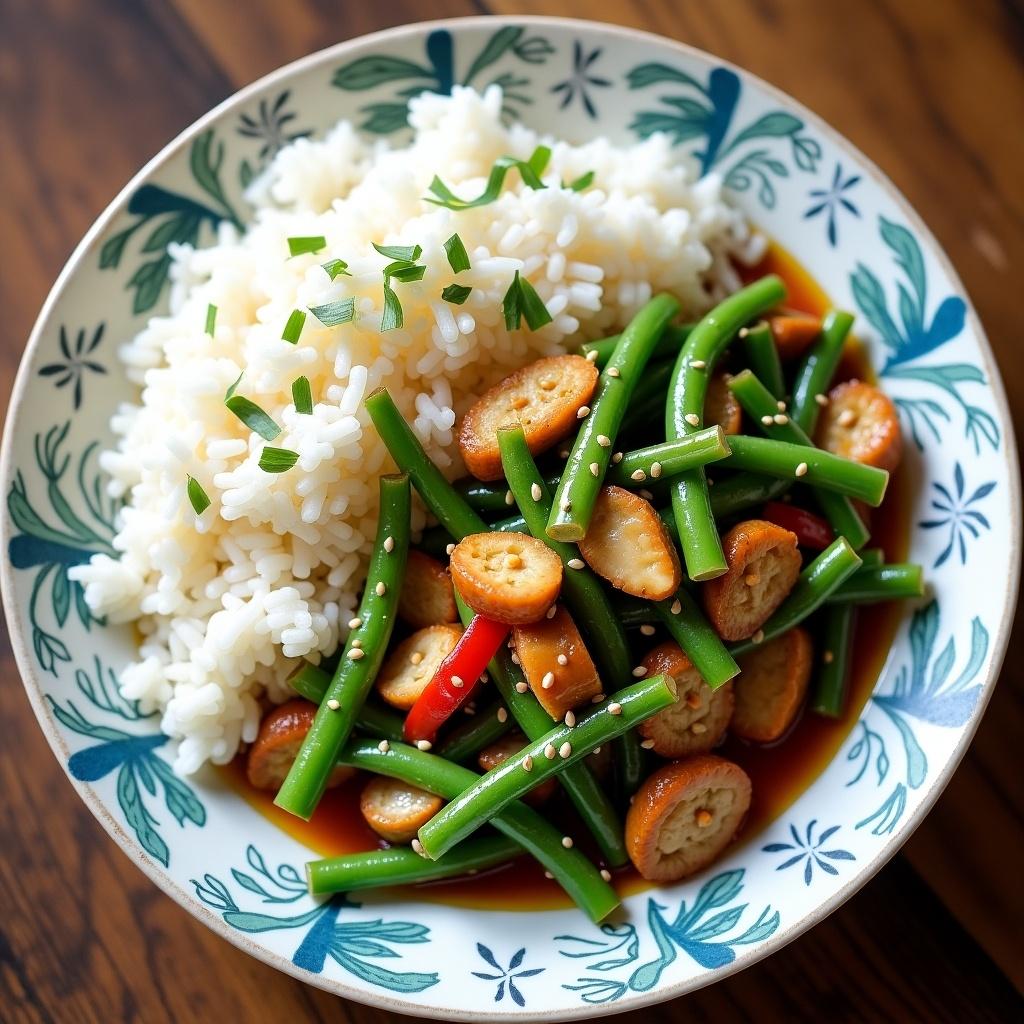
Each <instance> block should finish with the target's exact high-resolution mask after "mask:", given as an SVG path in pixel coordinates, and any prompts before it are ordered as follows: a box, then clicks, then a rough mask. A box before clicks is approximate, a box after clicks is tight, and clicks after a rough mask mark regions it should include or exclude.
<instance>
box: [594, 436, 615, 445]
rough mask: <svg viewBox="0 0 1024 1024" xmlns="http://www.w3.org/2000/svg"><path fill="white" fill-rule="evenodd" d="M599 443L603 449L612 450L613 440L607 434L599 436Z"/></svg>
mask: <svg viewBox="0 0 1024 1024" xmlns="http://www.w3.org/2000/svg"><path fill="white" fill-rule="evenodd" d="M597 443H598V444H599V445H600V446H601V447H602V448H610V447H611V444H612V439H611V438H610V437H609V436H608V435H607V434H598V435H597Z"/></svg>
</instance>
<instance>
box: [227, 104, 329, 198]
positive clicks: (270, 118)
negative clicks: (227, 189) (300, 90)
mask: <svg viewBox="0 0 1024 1024" xmlns="http://www.w3.org/2000/svg"><path fill="white" fill-rule="evenodd" d="M291 94H292V93H291V90H290V89H285V90H284V92H281V93H279V94H278V95H277V97H276V98H275V99H274V101H273V102H270V101H269V100H267V99H266V98H264V99H262V100H260V102H259V107H258V108H257V110H256V112H255V113H254V114H241V115H240V116H239V118H238V127H237V128H236V129H235V131H236V132H237V133H238V134H239V135H241V136H242V137H243V138H246V139H255V140H256V141H257V142H259V143H260V149H259V153H257V155H256V160H255V162H254V163H250V162H249V161H248V160H243V161H242V162H241V163H240V164H239V165H238V181H239V184H240V185H241V186H242V188H248V187H249V185H250V184H251V183H252V181H253V179H254V178H255V177H256V176H257V175H259V174H260V173H261V172H262V171H263V170H265V168H266V167H267V165H268V164H269V163H270V161H271V160H273V159H274V157H275V156H276V155H277V153H278V152H280V151H281V150H282V149H284V147H285V146H287V145H289V144H290V143H292V142H295V141H296V140H297V139H305V138H307V137H308V136H310V135H312V134H313V133H312V130H311V129H309V128H305V129H300V130H299V131H293V130H292V128H291V127H290V125H291V122H292V121H294V120H295V119H296V118H297V117H298V116H299V115H298V114H296V113H295V112H294V111H291V110H289V109H288V101H289V100H290V99H291Z"/></svg>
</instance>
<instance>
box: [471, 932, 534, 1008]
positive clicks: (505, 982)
mask: <svg viewBox="0 0 1024 1024" xmlns="http://www.w3.org/2000/svg"><path fill="white" fill-rule="evenodd" d="M476 951H477V952H478V953H479V954H480V957H481V959H482V960H483V961H484V962H485V963H486V964H487V965H488V966H489V967H493V968H494V970H495V971H497V972H498V973H497V974H489V973H487V972H484V971H473V972H472V974H473V977H474V978H482V979H483V980H484V981H496V982H497V983H498V988H497V989H496V991H495V993H494V1001H495V1002H496V1003H500V1002H501V1001H502V1000H503V999H504V998H505V993H506V992H507V993H508V995H509V996H510V997H511V999H512V1002H514V1003H515V1004H516V1006H525V1005H526V1000H525V999H524V998H523V993H522V992H521V991H520V990H519V987H518V986H517V985H516V981H519V980H521V979H522V978H532V977H534V976H535V975H537V974H543V973H544V970H545V968H543V967H534V968H532V969H530V970H526V971H521V970H519V968H520V967H521V966H522V963H523V960H524V958H525V957H526V948H525V947H523V948H521V949H518V950H516V952H515V953H514V954H513V955H512V959H511V960H509V962H508V967H502V966H501V965H500V964H499V963H498V961H497V958H496V957H495V955H494V954H493V953H492V952H491V951H490V950H489V949H488V948H487V947H486V946H485V945H484V944H483V943H482V942H478V943H477V944H476Z"/></svg>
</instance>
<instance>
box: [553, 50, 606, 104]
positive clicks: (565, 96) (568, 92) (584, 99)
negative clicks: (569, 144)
mask: <svg viewBox="0 0 1024 1024" xmlns="http://www.w3.org/2000/svg"><path fill="white" fill-rule="evenodd" d="M603 52H604V51H603V48H602V47H600V46H598V47H595V48H594V49H593V50H591V51H590V53H586V52H585V51H584V49H583V47H582V46H580V44H579V43H578V42H576V43H573V50H572V74H571V75H570V76H569V77H568V78H566V79H565V80H564V81H562V82H559V83H558V84H557V85H554V86H552V87H551V91H552V92H553V93H555V94H556V95H557V94H559V93H561V95H562V102H561V104H560V109H561V110H565V108H566V107H567V106H569V104H570V103H572V101H573V100H574V99H575V98H576V97H577V96H579V98H580V102H581V103H582V104H583V109H584V110H585V111H586V112H587V114H589V115H590V117H592V118H596V117H597V107H596V106H594V102H593V100H592V99H591V98H590V94H589V93H588V92H587V90H588V89H590V88H595V89H607V88H608V87H609V86H610V85H611V84H612V83H611V82H610V81H608V79H607V78H600V77H598V76H597V75H594V74H591V67H592V65H593V64H594V63H596V61H597V60H598V58H599V57H600V56H601V54H602V53H603Z"/></svg>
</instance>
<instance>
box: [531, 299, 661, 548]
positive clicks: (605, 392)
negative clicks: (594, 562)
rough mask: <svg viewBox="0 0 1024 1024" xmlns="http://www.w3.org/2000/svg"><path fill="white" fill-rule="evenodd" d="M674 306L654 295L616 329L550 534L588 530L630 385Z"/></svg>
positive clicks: (577, 534)
mask: <svg viewBox="0 0 1024 1024" xmlns="http://www.w3.org/2000/svg"><path fill="white" fill-rule="evenodd" d="M678 311H679V303H678V302H676V300H675V299H674V298H672V296H671V295H664V294H662V295H657V296H655V297H654V298H653V299H651V301H650V302H648V303H647V305H645V306H644V307H643V309H641V310H640V312H639V313H637V315H636V316H635V317H633V319H632V321H631V322H630V324H629V326H628V327H627V328H626V329H625V330H624V331H623V332H622V334H621V335H620V337H619V341H618V343H617V344H616V346H615V350H614V351H613V352H612V355H611V357H610V358H609V360H608V364H607V366H606V367H605V369H604V370H603V371H602V373H601V376H600V379H599V380H598V383H597V390H596V391H595V392H594V397H593V399H592V400H591V404H590V412H589V413H588V414H586V418H585V419H584V420H583V425H582V426H581V427H580V430H579V433H578V434H577V435H576V441H575V443H574V444H573V446H572V451H571V452H570V454H569V460H568V462H566V465H565V472H564V473H563V474H562V479H561V480H560V481H559V483H558V489H557V491H556V493H555V501H554V507H553V508H552V510H551V516H550V518H549V519H548V525H547V533H548V536H549V537H551V538H552V539H554V540H563V541H578V540H581V539H582V538H583V535H584V534H585V533H586V532H587V526H588V525H589V524H590V517H591V516H592V515H593V512H594V501H595V500H596V499H597V493H598V491H599V490H600V489H601V483H602V481H603V480H604V475H605V473H606V472H607V471H608V463H609V460H610V459H611V456H612V448H611V446H612V445H613V444H614V443H615V438H616V436H617V435H618V432H619V427H620V426H621V424H622V419H623V417H624V416H625V414H626V407H627V405H628V404H629V400H630V398H631V396H632V394H633V389H634V388H635V387H636V385H637V383H638V382H639V380H640V378H641V376H642V375H643V372H644V367H645V366H646V365H647V360H648V359H649V358H650V355H651V351H652V350H653V348H654V346H655V345H656V344H657V341H658V338H659V336H660V335H661V332H662V331H663V330H664V329H665V327H666V326H667V324H668V322H669V321H670V320H671V319H672V317H674V316H675V315H676V313H677V312H678Z"/></svg>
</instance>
